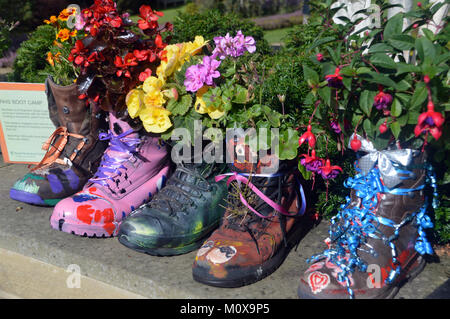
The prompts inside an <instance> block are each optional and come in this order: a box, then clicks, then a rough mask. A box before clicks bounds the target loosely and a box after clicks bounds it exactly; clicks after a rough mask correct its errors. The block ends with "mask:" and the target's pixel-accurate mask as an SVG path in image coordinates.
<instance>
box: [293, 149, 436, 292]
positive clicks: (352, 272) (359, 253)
mask: <svg viewBox="0 0 450 319" xmlns="http://www.w3.org/2000/svg"><path fill="white" fill-rule="evenodd" d="M364 145H365V146H368V147H366V148H364V147H363V149H362V150H364V151H366V152H368V154H366V155H365V156H363V157H361V158H360V159H359V160H358V161H357V162H356V163H355V167H356V171H357V173H358V174H357V175H356V176H354V177H353V178H348V179H347V181H346V182H345V183H344V185H345V187H347V188H351V189H352V190H351V196H350V197H349V198H347V203H346V204H344V205H342V207H341V210H340V211H339V213H338V214H337V215H336V216H335V217H333V219H332V220H331V226H330V229H329V236H330V237H329V238H327V239H326V240H325V243H326V244H327V245H328V249H326V250H325V251H324V252H323V253H321V254H319V255H316V256H313V257H312V258H311V259H310V260H309V261H310V262H312V265H311V266H310V267H309V269H308V270H307V271H306V272H305V273H304V274H303V276H302V277H301V279H300V285H299V288H298V295H299V297H300V298H333V299H336V298H349V297H350V298H371V299H372V298H392V297H394V296H395V294H396V293H397V292H398V290H399V286H400V285H401V283H403V282H404V281H405V280H409V279H412V278H414V277H415V276H416V275H417V274H418V273H419V272H420V271H421V270H422V269H423V267H424V266H425V260H424V258H423V257H422V256H423V255H424V254H431V253H432V252H433V251H432V248H431V245H430V244H429V243H428V241H427V240H426V237H425V232H424V229H426V228H431V227H433V224H432V222H431V220H430V218H429V217H428V216H427V215H426V213H427V210H428V200H427V198H426V196H425V194H426V190H427V188H426V186H427V185H429V184H431V185H433V186H434V187H435V178H434V176H433V174H432V172H431V166H429V165H428V164H427V163H426V156H425V153H420V152H419V151H414V150H410V149H401V150H400V149H396V150H390V151H389V150H388V151H383V152H378V151H376V150H375V149H374V148H373V146H372V145H371V143H370V142H367V141H365V140H364V141H363V146H364ZM434 195H436V191H435V190H434ZM436 204H437V203H436V202H433V206H434V207H435V206H436Z"/></svg>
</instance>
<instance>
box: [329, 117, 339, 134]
mask: <svg viewBox="0 0 450 319" xmlns="http://www.w3.org/2000/svg"><path fill="white" fill-rule="evenodd" d="M330 126H331V129H332V130H333V131H334V132H335V133H336V134H341V133H342V129H341V126H340V125H339V123H338V121H336V120H332V121H331V122H330Z"/></svg>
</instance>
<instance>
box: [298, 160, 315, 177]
mask: <svg viewBox="0 0 450 319" xmlns="http://www.w3.org/2000/svg"><path fill="white" fill-rule="evenodd" d="M298 170H299V171H300V173H301V174H302V176H303V178H304V179H305V180H310V179H311V177H312V172H310V171H308V170H306V167H305V166H303V165H302V164H301V163H300V161H298Z"/></svg>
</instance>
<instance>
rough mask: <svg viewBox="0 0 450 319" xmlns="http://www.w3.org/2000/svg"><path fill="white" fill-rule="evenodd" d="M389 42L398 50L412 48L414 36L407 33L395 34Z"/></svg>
mask: <svg viewBox="0 0 450 319" xmlns="http://www.w3.org/2000/svg"><path fill="white" fill-rule="evenodd" d="M388 42H389V43H390V44H391V45H392V46H393V47H394V48H396V49H398V50H402V51H403V50H411V49H412V48H413V47H414V38H413V37H412V36H410V35H407V34H399V35H394V36H392V37H391V38H390V39H388Z"/></svg>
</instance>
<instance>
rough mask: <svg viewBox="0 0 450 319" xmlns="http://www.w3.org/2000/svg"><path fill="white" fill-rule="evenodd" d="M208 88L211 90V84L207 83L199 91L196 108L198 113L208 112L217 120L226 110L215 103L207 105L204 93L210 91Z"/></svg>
mask: <svg viewBox="0 0 450 319" xmlns="http://www.w3.org/2000/svg"><path fill="white" fill-rule="evenodd" d="M208 90H209V86H207V85H205V86H203V87H202V88H201V89H200V90H198V91H197V94H196V97H197V98H196V100H195V104H194V108H195V111H196V112H197V113H200V114H205V113H208V115H209V117H210V118H212V119H213V120H217V119H219V118H221V117H222V116H223V115H224V114H225V111H224V110H223V108H222V106H220V107H215V106H213V105H211V106H209V107H208V106H206V103H205V101H204V100H203V95H204V94H205V93H206V92H208Z"/></svg>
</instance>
